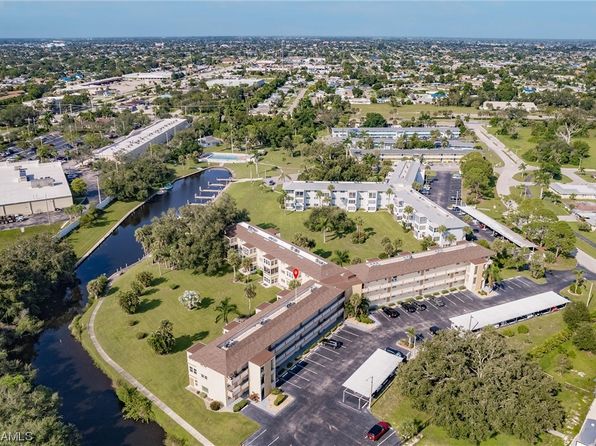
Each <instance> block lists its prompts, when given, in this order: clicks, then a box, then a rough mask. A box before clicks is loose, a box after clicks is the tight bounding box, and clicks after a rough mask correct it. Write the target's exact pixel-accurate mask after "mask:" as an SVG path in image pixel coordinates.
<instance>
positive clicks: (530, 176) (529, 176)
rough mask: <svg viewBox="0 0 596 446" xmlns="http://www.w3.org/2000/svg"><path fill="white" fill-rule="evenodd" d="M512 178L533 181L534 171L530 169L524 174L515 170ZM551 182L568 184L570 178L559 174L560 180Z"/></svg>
mask: <svg viewBox="0 0 596 446" xmlns="http://www.w3.org/2000/svg"><path fill="white" fill-rule="evenodd" d="M513 179H514V180H517V181H526V182H533V181H534V173H533V172H532V171H529V172H526V175H525V176H524V175H522V173H521V172H517V173H516V174H515V175H513ZM553 182H556V183H563V184H568V183H571V182H572V180H571V178H569V177H568V176H565V175H561V179H560V180H553Z"/></svg>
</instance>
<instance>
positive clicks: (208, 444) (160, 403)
mask: <svg viewBox="0 0 596 446" xmlns="http://www.w3.org/2000/svg"><path fill="white" fill-rule="evenodd" d="M103 299H105V298H100V299H98V301H97V305H96V306H95V308H94V309H93V313H91V318H90V319H89V325H88V326H87V329H88V330H89V337H90V338H91V343H92V344H93V347H94V348H95V350H97V352H98V353H99V356H101V358H102V359H103V360H104V361H105V362H107V363H108V365H109V366H110V367H112V368H113V369H114V370H115V371H116V372H117V373H118V374H119V375H120V376H122V377H123V378H124V379H125V380H126V381H128V382H129V383H130V384H132V385H133V386H134V387H136V388H137V389H138V390H139V391H140V392H141V393H142V394H143V395H145V396H146V397H147V398H149V399H150V400H151V402H153V404H155V405H156V406H157V407H158V408H159V409H160V410H161V411H162V412H164V413H165V414H166V415H167V416H169V417H170V418H171V419H172V420H174V422H175V423H177V424H178V425H179V426H180V427H181V428H182V429H184V430H185V431H186V432H188V433H189V434H190V435H192V436H193V438H195V439H196V440H197V441H198V442H200V443H202V444H203V445H205V446H214V445H213V443H211V442H210V441H209V440H208V439H207V438H206V437H205V436H204V435H203V434H201V433H200V432H199V431H198V430H196V429H195V428H194V427H192V426H191V425H190V424H189V423H187V422H186V421H185V420H184V419H183V418H182V417H181V416H180V415H178V414H177V413H176V412H174V411H173V410H172V409H171V408H170V407H169V406H167V405H166V404H165V403H164V402H163V401H162V400H160V399H159V398H158V397H156V396H155V395H154V394H153V393H151V392H150V391H149V390H148V389H147V388H146V387H145V386H143V384H141V383H140V382H139V381H138V380H137V379H135V377H134V376H132V375H131V374H130V373H128V372H127V371H126V370H124V369H123V368H122V367H121V366H120V365H119V364H118V363H117V362H116V361H114V360H113V359H112V358H111V357H110V356H109V355H108V354H107V353H106V351H105V350H104V349H103V347H102V346H101V344H100V343H99V341H98V340H97V336H96V335H95V316H96V315H97V312H98V311H99V309H100V308H101V305H102V304H103Z"/></svg>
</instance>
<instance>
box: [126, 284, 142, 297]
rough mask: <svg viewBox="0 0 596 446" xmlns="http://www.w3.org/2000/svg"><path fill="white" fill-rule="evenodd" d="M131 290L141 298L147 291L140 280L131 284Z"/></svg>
mask: <svg viewBox="0 0 596 446" xmlns="http://www.w3.org/2000/svg"><path fill="white" fill-rule="evenodd" d="M130 290H131V291H132V292H133V293H135V294H136V295H137V296H139V297H140V296H142V295H143V292H144V291H145V286H144V285H143V284H142V283H141V282H139V281H138V280H133V281H132V282H131V284H130Z"/></svg>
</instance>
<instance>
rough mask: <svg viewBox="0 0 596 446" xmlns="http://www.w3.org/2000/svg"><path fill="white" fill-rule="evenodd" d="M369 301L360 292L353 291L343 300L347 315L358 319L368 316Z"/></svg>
mask: <svg viewBox="0 0 596 446" xmlns="http://www.w3.org/2000/svg"><path fill="white" fill-rule="evenodd" d="M369 307H370V302H369V301H368V299H366V298H365V297H363V296H362V294H360V293H353V294H352V295H351V296H350V297H349V298H348V299H347V300H346V302H345V304H344V310H345V313H346V316H347V317H354V318H356V319H358V320H360V319H362V318H363V317H365V316H368V310H369Z"/></svg>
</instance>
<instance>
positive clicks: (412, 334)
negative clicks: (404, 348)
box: [406, 327, 416, 347]
mask: <svg viewBox="0 0 596 446" xmlns="http://www.w3.org/2000/svg"><path fill="white" fill-rule="evenodd" d="M406 335H407V336H408V346H409V347H416V329H415V328H414V327H410V328H407V329H406Z"/></svg>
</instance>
